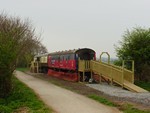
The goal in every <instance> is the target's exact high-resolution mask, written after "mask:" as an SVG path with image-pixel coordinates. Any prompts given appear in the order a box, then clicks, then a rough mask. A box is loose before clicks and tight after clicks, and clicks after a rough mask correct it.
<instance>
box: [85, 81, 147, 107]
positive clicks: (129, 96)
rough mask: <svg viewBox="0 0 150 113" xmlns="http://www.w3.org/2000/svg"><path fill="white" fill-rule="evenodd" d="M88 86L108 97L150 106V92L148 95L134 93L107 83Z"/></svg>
mask: <svg viewBox="0 0 150 113" xmlns="http://www.w3.org/2000/svg"><path fill="white" fill-rule="evenodd" d="M86 86H88V87H91V88H93V89H96V90H98V91H100V92H102V93H104V94H106V95H108V96H111V97H115V98H117V99H119V100H127V101H128V100H129V101H131V102H134V103H139V104H144V105H147V106H150V92H148V93H134V92H131V91H128V90H125V89H122V88H121V87H117V86H113V85H112V86H111V85H108V84H106V83H101V84H86Z"/></svg>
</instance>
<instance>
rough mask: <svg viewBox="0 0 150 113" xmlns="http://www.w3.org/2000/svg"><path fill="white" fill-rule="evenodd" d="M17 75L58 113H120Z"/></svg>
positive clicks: (28, 77)
mask: <svg viewBox="0 0 150 113" xmlns="http://www.w3.org/2000/svg"><path fill="white" fill-rule="evenodd" d="M15 75H16V77H17V78H18V79H19V80H20V81H22V82H23V83H25V84H26V85H27V86H28V87H30V88H31V89H33V90H34V92H35V93H36V94H37V95H38V96H39V97H40V98H41V100H42V101H43V102H44V103H45V104H46V105H48V106H49V107H51V108H52V109H53V110H54V111H56V113H120V111H119V110H118V109H116V108H114V107H109V106H105V105H103V104H100V103H98V102H96V101H94V100H92V99H89V98H87V97H85V96H82V95H80V94H77V93H74V92H71V91H69V90H67V89H64V88H61V87H58V86H56V85H53V84H51V83H49V82H47V81H44V80H41V79H39V78H36V77H33V76H31V75H28V74H25V73H23V72H20V71H16V74H15Z"/></svg>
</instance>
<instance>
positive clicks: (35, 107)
mask: <svg viewBox="0 0 150 113" xmlns="http://www.w3.org/2000/svg"><path fill="white" fill-rule="evenodd" d="M20 110H21V111H24V110H25V111H26V112H27V113H52V110H51V109H50V108H48V107H47V106H46V105H45V104H44V103H43V102H42V101H41V100H39V98H38V97H37V96H36V95H35V94H34V92H33V91H32V90H31V89H29V88H28V87H27V86H25V85H24V84H23V83H21V82H20V81H18V80H17V79H16V78H15V77H13V91H12V93H11V94H10V96H9V97H7V98H6V99H1V98H0V113H12V112H17V113H18V112H20Z"/></svg>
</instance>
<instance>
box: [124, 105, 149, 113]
mask: <svg viewBox="0 0 150 113" xmlns="http://www.w3.org/2000/svg"><path fill="white" fill-rule="evenodd" d="M122 111H123V112H124V113H150V111H142V110H139V109H137V108H134V107H133V106H132V105H130V104H124V105H123V106H122Z"/></svg>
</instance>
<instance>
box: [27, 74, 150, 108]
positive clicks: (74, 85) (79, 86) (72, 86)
mask: <svg viewBox="0 0 150 113" xmlns="http://www.w3.org/2000/svg"><path fill="white" fill-rule="evenodd" d="M26 73H28V74H30V75H32V76H35V77H38V78H41V79H43V80H46V81H49V82H51V83H53V84H55V85H58V86H61V87H64V88H66V89H69V90H71V91H74V92H76V93H79V94H82V95H84V96H89V95H92V94H94V95H97V96H101V97H104V98H106V99H108V100H110V101H111V102H113V103H115V104H116V105H117V107H118V109H120V110H122V109H123V105H124V104H131V105H133V107H135V108H138V109H141V110H150V108H149V106H147V105H144V104H140V103H135V102H132V100H130V99H128V100H126V99H124V98H116V97H113V96H108V95H106V94H104V93H103V92H101V91H98V90H95V89H93V88H90V87H88V86H86V85H85V83H78V82H69V81H65V80H62V79H58V78H56V77H52V76H48V75H46V74H37V73H30V72H26Z"/></svg>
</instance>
